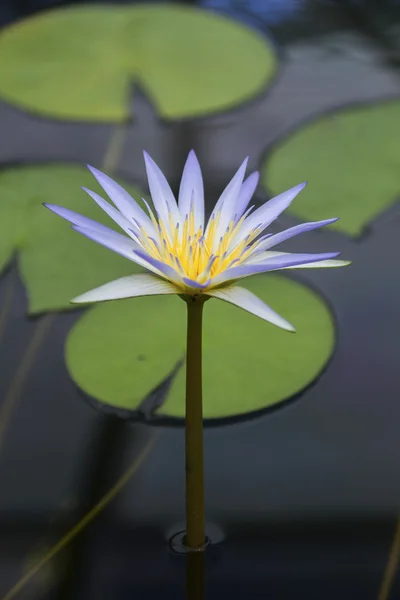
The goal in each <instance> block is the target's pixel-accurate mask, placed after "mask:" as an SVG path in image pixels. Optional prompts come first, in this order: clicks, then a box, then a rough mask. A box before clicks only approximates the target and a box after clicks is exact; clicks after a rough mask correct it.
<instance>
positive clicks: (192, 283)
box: [182, 277, 210, 290]
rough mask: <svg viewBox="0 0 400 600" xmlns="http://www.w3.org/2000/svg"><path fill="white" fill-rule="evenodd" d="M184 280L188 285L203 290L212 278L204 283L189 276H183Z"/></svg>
mask: <svg viewBox="0 0 400 600" xmlns="http://www.w3.org/2000/svg"><path fill="white" fill-rule="evenodd" d="M182 281H183V283H184V284H185V285H187V286H188V287H192V288H196V289H198V290H203V289H204V288H206V287H207V286H208V284H209V283H210V280H208V281H206V282H204V283H199V282H198V281H195V280H194V279H189V278H188V277H182Z"/></svg>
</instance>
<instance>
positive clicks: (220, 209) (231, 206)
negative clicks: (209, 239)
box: [206, 157, 249, 251]
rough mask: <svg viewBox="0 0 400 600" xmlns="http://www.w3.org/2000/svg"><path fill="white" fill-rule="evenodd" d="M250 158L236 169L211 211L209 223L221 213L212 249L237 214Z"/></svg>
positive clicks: (215, 246) (214, 248)
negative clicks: (237, 206)
mask: <svg viewBox="0 0 400 600" xmlns="http://www.w3.org/2000/svg"><path fill="white" fill-rule="evenodd" d="M248 160H249V159H248V157H247V158H246V159H245V160H244V161H243V162H242V164H241V165H240V167H239V169H238V170H237V171H236V173H235V175H234V176H233V178H232V179H231V181H230V182H229V183H228V185H227V186H226V188H225V189H224V191H223V192H222V194H221V196H220V198H219V200H218V202H217V204H216V205H215V207H214V210H213V211H212V213H211V216H210V220H209V223H210V221H211V219H212V218H213V217H214V218H216V217H218V213H220V216H219V219H218V222H217V227H216V230H215V237H214V245H213V247H212V249H211V250H212V251H215V250H216V248H217V246H218V244H219V238H220V236H222V235H223V233H224V232H225V230H226V228H227V227H228V225H229V222H230V221H231V219H232V218H233V217H234V215H235V211H236V205H237V201H238V198H239V194H240V190H241V188H242V184H243V178H244V175H245V172H246V167H247V162H248ZM208 229H209V225H207V229H206V235H207V231H208Z"/></svg>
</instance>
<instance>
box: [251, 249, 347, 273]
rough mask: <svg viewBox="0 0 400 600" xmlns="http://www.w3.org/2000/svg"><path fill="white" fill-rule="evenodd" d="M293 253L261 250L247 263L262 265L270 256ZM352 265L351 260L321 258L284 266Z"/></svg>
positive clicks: (312, 267) (331, 266)
mask: <svg viewBox="0 0 400 600" xmlns="http://www.w3.org/2000/svg"><path fill="white" fill-rule="evenodd" d="M289 255H292V253H291V252H273V251H268V250H267V251H266V252H260V254H256V256H254V257H251V258H249V259H248V260H246V265H260V264H265V261H266V260H268V259H270V258H275V257H277V256H289ZM349 265H351V261H350V260H333V259H330V260H319V261H318V262H311V263H306V264H304V265H295V266H290V267H282V268H283V269H325V268H334V267H347V266H349Z"/></svg>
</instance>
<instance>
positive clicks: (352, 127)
mask: <svg viewBox="0 0 400 600" xmlns="http://www.w3.org/2000/svg"><path fill="white" fill-rule="evenodd" d="M399 123H400V102H399V101H398V100H395V101H390V102H389V101H388V102H383V103H379V104H375V105H372V106H365V107H360V106H357V107H353V108H346V109H343V110H340V111H336V112H333V113H330V114H328V115H325V116H323V117H321V118H318V119H316V120H314V121H312V122H311V123H306V124H305V125H303V126H302V127H301V128H300V129H299V130H297V131H295V132H294V133H292V134H291V135H290V136H289V137H288V138H287V139H285V140H284V141H283V142H281V143H280V144H278V146H277V147H276V148H275V149H274V150H273V151H272V152H271V153H270V154H269V155H268V156H267V159H266V162H265V165H264V168H263V183H264V186H265V187H266V188H267V189H268V191H269V192H270V193H271V194H273V195H274V194H277V193H279V192H281V191H282V190H285V189H288V188H290V187H292V186H293V185H295V184H296V183H299V181H303V180H304V179H308V180H309V182H310V183H309V185H308V186H307V189H306V190H305V191H304V192H303V193H302V194H301V197H299V198H298V199H297V200H296V201H295V202H293V204H292V206H291V207H290V209H289V210H290V212H291V213H292V214H294V215H296V216H298V217H299V218H301V219H302V220H320V219H326V218H329V217H332V216H338V217H340V220H339V221H337V222H336V223H334V224H333V225H331V227H334V228H337V229H340V230H342V231H344V232H346V233H347V234H349V235H352V236H355V235H358V234H360V233H361V232H362V230H363V228H364V227H365V225H367V224H368V223H369V222H370V221H371V220H373V219H374V218H376V217H377V216H378V215H379V213H381V212H382V211H384V210H385V209H386V208H387V207H388V206H390V205H391V204H392V203H393V202H394V201H395V200H396V199H397V198H398V197H399V194H400V136H399Z"/></svg>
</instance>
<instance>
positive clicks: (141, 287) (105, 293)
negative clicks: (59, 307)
mask: <svg viewBox="0 0 400 600" xmlns="http://www.w3.org/2000/svg"><path fill="white" fill-rule="evenodd" d="M179 293H180V291H179V289H178V288H176V287H175V286H174V285H173V284H172V283H169V282H168V281H163V280H162V279H159V278H158V277H154V276H153V275H147V274H145V273H143V274H139V275H128V276H127V277H121V278H120V279H116V280H115V281H110V282H109V283H106V284H104V285H101V286H100V287H98V288H95V289H94V290H91V291H90V292H86V293H85V294H82V295H81V296H77V298H74V299H73V300H72V302H73V303H81V302H103V301H104V300H120V299H121V298H134V297H136V296H157V295H159V294H179Z"/></svg>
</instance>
